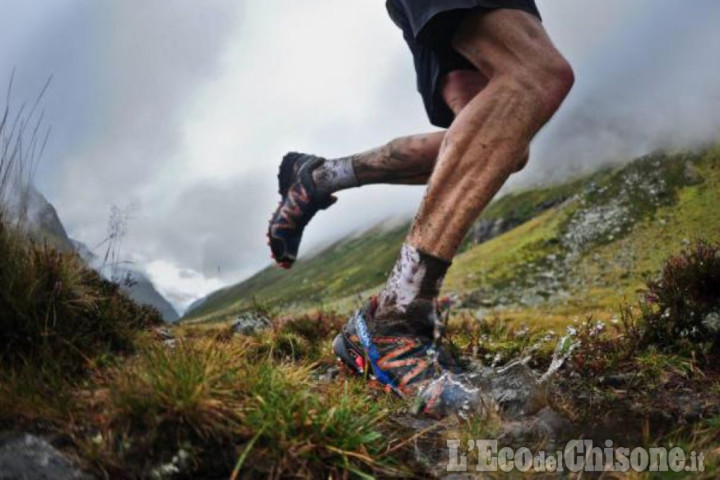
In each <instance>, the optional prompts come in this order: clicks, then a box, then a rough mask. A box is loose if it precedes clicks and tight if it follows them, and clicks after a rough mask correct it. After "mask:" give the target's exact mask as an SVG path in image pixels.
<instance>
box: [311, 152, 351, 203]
mask: <svg viewBox="0 0 720 480" xmlns="http://www.w3.org/2000/svg"><path fill="white" fill-rule="evenodd" d="M312 177H313V182H314V183H315V188H316V189H317V191H318V192H319V193H321V194H324V195H329V194H331V193H334V192H337V191H338V190H345V189H347V188H353V187H358V186H360V184H359V183H358V179H357V177H356V176H355V169H354V168H353V162H352V157H346V158H339V159H337V160H325V161H324V162H323V163H322V164H320V166H319V167H317V168H316V169H315V170H313V172H312Z"/></svg>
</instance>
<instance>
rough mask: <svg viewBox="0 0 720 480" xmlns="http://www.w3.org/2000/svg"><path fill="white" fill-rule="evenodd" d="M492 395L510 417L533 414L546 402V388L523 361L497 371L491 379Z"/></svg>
mask: <svg viewBox="0 0 720 480" xmlns="http://www.w3.org/2000/svg"><path fill="white" fill-rule="evenodd" d="M490 395H491V396H492V398H493V399H494V400H495V402H496V403H497V404H498V406H499V407H500V410H501V411H502V413H503V415H504V416H506V417H509V418H517V417H521V416H524V415H532V414H533V413H536V412H537V411H539V410H540V409H541V408H543V407H544V406H545V404H546V401H545V388H544V387H543V386H542V385H541V384H540V383H539V382H538V380H537V378H536V377H535V374H534V373H533V371H532V370H531V369H530V367H528V366H527V365H525V364H523V363H521V362H513V363H511V364H509V365H507V366H506V367H503V368H501V369H500V370H498V371H497V373H496V374H495V376H494V378H492V380H491V384H490Z"/></svg>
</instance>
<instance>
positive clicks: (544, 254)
mask: <svg viewBox="0 0 720 480" xmlns="http://www.w3.org/2000/svg"><path fill="white" fill-rule="evenodd" d="M718 205H720V148H714V149H710V150H707V151H704V152H701V153H676V154H656V155H651V156H647V157H643V158H640V159H638V160H635V161H634V162H631V163H629V164H628V165H626V166H625V167H623V168H619V169H614V170H610V169H604V170H601V171H598V172H596V173H594V174H592V175H589V176H586V177H583V178H580V179H576V180H573V181H570V182H566V183H563V184H561V185H555V186H550V187H546V188H539V189H533V190H528V191H525V192H520V193H515V194H511V195H506V196H504V197H503V198H500V199H499V200H497V201H495V202H494V203H493V204H491V205H490V206H489V208H488V209H486V211H485V212H484V213H483V215H482V216H481V217H480V218H479V219H478V222H477V223H476V226H475V228H474V230H473V232H471V234H470V235H469V236H468V238H467V239H466V241H465V243H464V245H463V249H462V251H461V253H460V255H458V256H457V257H456V258H455V261H454V263H453V267H452V268H451V270H450V272H449V274H448V278H447V281H446V283H445V292H446V293H449V294H457V295H458V297H459V299H460V305H461V306H462V307H466V308H472V309H481V310H488V311H492V312H495V313H498V312H499V314H501V315H508V316H511V317H514V318H517V319H520V320H532V319H535V318H537V317H538V316H542V317H543V318H545V319H546V320H547V321H548V322H549V323H553V321H554V319H558V320H560V319H561V320H562V322H563V323H566V322H567V319H568V318H570V317H572V316H574V315H582V314H586V313H599V312H602V313H605V314H607V312H608V307H617V305H618V304H619V303H620V302H621V301H622V300H624V299H627V300H632V298H633V296H634V295H635V292H636V290H637V289H638V288H639V287H640V286H641V284H642V282H643V280H644V279H645V277H646V276H647V275H649V274H650V273H651V272H654V271H656V270H657V269H658V268H659V266H660V264H661V261H662V260H663V259H664V258H665V257H667V256H668V255H669V254H671V253H675V252H677V251H678V250H679V249H681V248H682V247H683V246H685V245H687V244H688V243H689V242H691V241H692V240H693V239H696V238H705V239H709V240H714V241H718V240H720V214H719V213H718V210H717V206H718ZM407 228H408V226H407V224H406V225H402V226H399V227H394V228H385V229H383V228H375V229H373V230H371V231H368V232H366V233H364V234H362V235H359V236H355V237H353V238H348V239H345V240H342V241H340V242H338V243H336V244H334V245H332V246H331V247H329V248H327V249H326V250H325V251H323V252H321V253H319V254H318V255H316V256H315V257H313V258H310V259H307V260H302V261H300V262H298V264H297V265H296V266H295V267H294V268H293V270H292V271H290V272H286V271H283V270H280V269H277V268H275V267H269V268H267V269H265V270H263V271H261V272H259V273H258V274H256V275H255V276H253V277H252V278H250V279H249V280H247V281H244V282H241V283H239V284H237V285H235V286H233V287H230V288H227V289H225V290H221V291H219V292H216V293H214V294H212V295H210V296H209V297H208V298H207V299H206V301H204V302H203V303H202V305H201V306H200V307H199V308H198V309H196V310H193V311H192V312H190V314H189V315H188V316H187V319H191V320H221V319H225V318H228V317H230V316H232V315H234V314H236V313H238V312H240V311H242V310H246V309H249V308H255V307H256V306H257V305H258V304H261V305H265V306H273V307H282V308H314V307H320V306H325V307H333V308H339V309H345V308H348V307H349V306H350V305H351V304H355V303H356V302H355V301H354V300H355V298H356V297H357V295H358V294H361V293H363V292H365V293H367V291H368V290H369V289H372V288H377V287H378V286H380V285H381V284H382V282H383V280H384V279H385V277H386V275H387V273H388V271H389V270H390V268H391V267H392V265H393V263H394V260H395V256H396V254H397V251H398V248H399V246H400V244H401V243H402V241H403V238H404V235H405V233H406V231H407ZM478 242H481V243H480V244H478Z"/></svg>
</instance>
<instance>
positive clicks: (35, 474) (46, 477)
mask: <svg viewBox="0 0 720 480" xmlns="http://www.w3.org/2000/svg"><path fill="white" fill-rule="evenodd" d="M91 478H92V477H90V476H89V475H87V474H85V473H83V472H82V471H80V470H79V469H77V468H76V467H75V466H74V465H73V464H72V463H71V462H70V461H69V460H68V459H67V458H66V457H65V456H64V455H63V454H62V453H60V452H59V451H58V450H56V449H55V448H54V447H53V446H52V445H50V444H49V443H48V442H47V441H46V440H44V439H42V438H40V437H36V436H34V435H29V434H19V435H18V434H0V480H24V479H32V480H77V479H80V480H89V479H91Z"/></svg>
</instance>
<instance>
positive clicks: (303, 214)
mask: <svg viewBox="0 0 720 480" xmlns="http://www.w3.org/2000/svg"><path fill="white" fill-rule="evenodd" d="M323 161H324V159H323V158H320V157H316V156H314V155H306V154H303V153H295V152H291V153H288V154H287V155H285V157H284V158H283V161H282V163H281V164H280V172H279V173H278V181H279V183H280V191H279V193H280V196H281V197H282V199H281V200H280V204H279V205H278V207H277V209H276V210H275V213H274V214H273V215H272V217H271V218H270V225H269V227H268V234H267V236H268V245H269V246H270V250H271V251H272V257H273V259H274V260H275V261H276V262H277V263H278V265H280V266H281V267H283V268H290V267H292V264H293V262H295V259H296V258H297V252H298V248H299V247H300V240H301V238H302V234H303V230H304V229H305V226H306V225H307V224H308V222H310V219H312V217H313V216H314V215H315V214H316V213H317V212H318V210H324V209H326V208H328V207H329V206H330V205H332V204H333V203H335V202H336V201H337V198H336V197H335V196H333V195H320V194H318V193H317V190H316V189H315V183H314V182H313V179H312V172H313V170H315V168H317V167H318V166H319V165H320V164H321V163H322V162H323Z"/></svg>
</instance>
